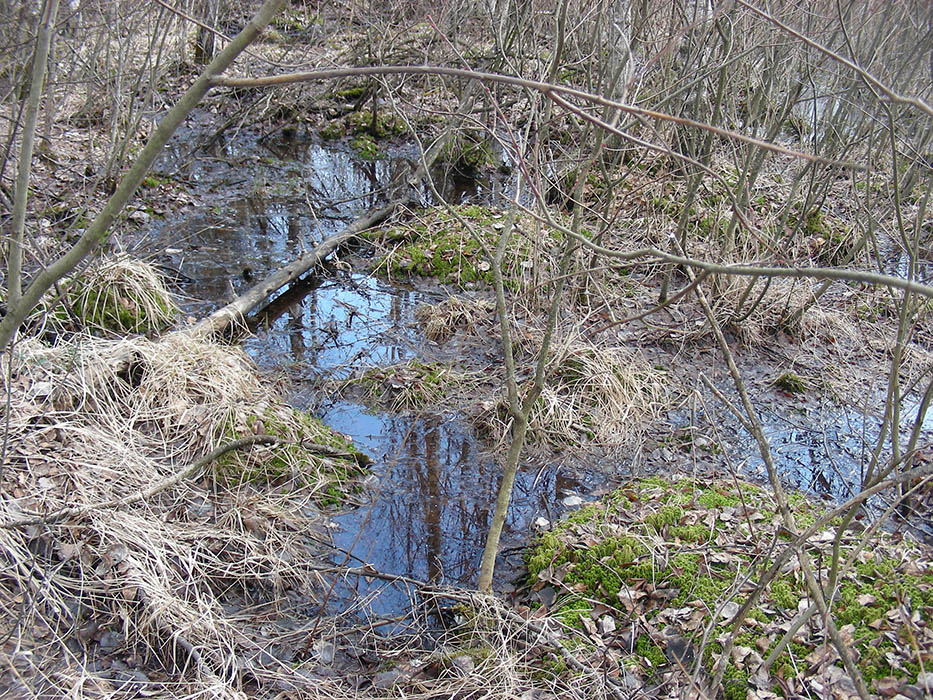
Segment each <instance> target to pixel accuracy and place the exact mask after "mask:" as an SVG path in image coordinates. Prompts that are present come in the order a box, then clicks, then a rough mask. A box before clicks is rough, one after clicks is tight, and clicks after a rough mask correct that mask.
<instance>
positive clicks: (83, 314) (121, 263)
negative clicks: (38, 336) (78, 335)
mask: <svg viewBox="0 0 933 700" xmlns="http://www.w3.org/2000/svg"><path fill="white" fill-rule="evenodd" d="M62 287H63V293H62V296H61V297H59V295H58V294H56V293H49V294H47V295H46V297H45V299H44V300H43V302H42V303H41V304H40V306H39V307H38V309H37V310H36V311H35V312H34V313H33V322H34V324H35V325H38V324H39V323H40V322H42V321H46V322H47V323H48V324H50V325H51V326H52V327H53V328H55V329H57V330H62V329H66V330H75V329H83V328H87V329H90V330H93V331H96V332H103V333H105V334H107V333H111V334H112V333H119V334H122V333H154V332H156V331H159V330H162V329H163V328H165V327H167V326H168V325H169V324H170V323H171V322H172V320H173V319H174V318H175V314H176V313H177V312H178V308H177V307H176V306H175V302H174V301H173V299H172V295H171V292H169V290H168V289H167V288H166V286H165V283H164V281H163V280H162V277H161V275H160V274H159V273H158V271H157V270H156V269H155V268H154V267H153V266H152V265H149V264H148V263H145V262H143V261H141V260H136V259H134V258H131V257H129V256H128V255H124V254H118V255H114V256H110V257H106V258H102V259H100V260H98V261H96V262H95V263H94V264H93V265H92V266H91V267H90V268H89V269H88V270H87V271H86V272H84V273H83V274H82V275H80V276H79V277H77V278H75V279H72V280H69V281H67V282H65V283H64V284H63V285H62Z"/></svg>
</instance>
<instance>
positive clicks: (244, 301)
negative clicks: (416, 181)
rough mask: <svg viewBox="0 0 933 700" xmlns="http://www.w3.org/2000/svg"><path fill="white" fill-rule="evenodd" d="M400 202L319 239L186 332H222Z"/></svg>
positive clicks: (202, 335) (198, 334)
mask: <svg viewBox="0 0 933 700" xmlns="http://www.w3.org/2000/svg"><path fill="white" fill-rule="evenodd" d="M399 204H400V202H392V203H391V204H387V205H386V206H384V207H379V208H378V209H373V210H370V211H369V212H367V213H366V214H365V215H363V216H361V217H360V218H358V219H356V220H355V221H354V222H353V223H351V224H350V225H349V226H347V227H346V228H345V229H344V230H343V231H341V232H340V233H338V234H335V235H333V236H331V237H330V238H328V239H326V240H324V241H322V242H321V243H320V244H319V245H317V246H315V247H314V249H313V250H311V251H309V252H307V253H305V254H304V255H302V256H301V257H300V258H298V259H297V260H293V261H292V262H290V263H289V264H288V265H286V266H285V267H281V268H279V269H278V270H276V271H275V272H273V273H272V274H271V275H269V276H268V277H266V278H265V279H264V280H262V281H261V282H259V283H258V284H255V285H253V286H252V287H250V289H249V290H247V291H246V292H245V293H243V294H241V295H240V296H239V297H237V298H236V299H234V300H233V301H232V302H230V303H229V304H227V305H226V306H224V307H222V308H220V309H218V310H217V311H215V312H214V313H212V314H211V315H210V316H208V317H207V318H204V319H202V320H200V321H198V322H197V323H196V324H194V325H193V326H191V328H189V329H187V332H188V333H190V334H191V335H194V336H196V337H200V338H207V337H210V336H213V335H216V334H218V333H220V332H222V331H223V330H224V329H225V328H227V326H230V325H231V324H234V323H242V322H243V320H244V319H245V318H246V314H248V313H249V312H250V311H252V310H253V309H254V308H255V307H256V306H258V305H259V304H261V303H262V302H263V301H264V300H265V299H266V298H267V297H268V296H269V295H271V294H273V293H274V292H276V291H277V290H279V289H281V288H282V287H284V286H285V285H286V284H290V283H291V282H294V281H295V280H296V279H298V278H299V277H301V276H302V275H303V274H305V273H306V272H307V271H308V270H310V269H311V268H313V267H316V266H317V265H320V264H321V263H322V262H324V260H325V259H326V258H327V256H328V255H330V254H331V253H332V252H334V251H335V250H337V249H338V248H339V247H341V246H343V245H346V244H347V243H349V242H350V241H352V240H353V239H354V238H356V237H357V236H359V235H360V234H361V233H362V232H363V231H365V230H366V229H369V228H372V227H373V226H376V225H377V224H380V223H382V222H383V221H385V220H386V219H387V218H389V216H391V214H392V212H394V211H395V208H396V207H397V206H399Z"/></svg>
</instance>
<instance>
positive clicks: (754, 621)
mask: <svg viewBox="0 0 933 700" xmlns="http://www.w3.org/2000/svg"><path fill="white" fill-rule="evenodd" d="M793 500H794V506H793V510H794V513H795V517H796V519H797V521H798V527H800V528H805V527H807V526H809V525H812V524H813V523H815V522H816V520H817V519H818V518H821V517H822V516H823V511H822V510H821V509H820V508H819V507H817V506H813V505H811V504H809V503H808V502H806V500H805V499H801V498H795V499H793ZM775 511H776V506H775V504H774V502H773V499H772V498H771V497H770V495H769V494H767V493H766V492H765V491H763V490H762V489H760V488H758V487H756V486H753V485H750V484H743V483H735V484H731V483H724V482H710V483H702V482H699V481H694V480H691V479H683V480H681V481H673V482H672V481H667V480H664V479H660V478H656V477H652V478H647V479H642V480H639V481H635V482H632V483H630V484H628V485H625V486H623V487H621V488H619V489H618V490H617V491H615V492H614V493H613V494H612V495H611V496H609V497H608V498H606V499H605V500H604V501H602V502H600V503H597V504H591V505H589V506H586V507H584V508H582V509H581V510H579V511H577V512H575V513H573V514H571V515H569V516H567V517H566V518H564V519H563V520H562V521H561V522H560V523H558V524H557V525H556V526H555V528H554V530H553V531H551V532H546V533H544V534H542V535H541V536H540V537H539V538H538V541H537V543H536V544H535V545H534V546H533V547H532V548H531V549H530V550H529V552H528V554H527V557H526V564H527V568H528V584H529V586H531V587H532V588H533V589H535V590H538V589H543V588H550V589H553V590H555V591H556V592H557V598H556V600H555V602H554V603H553V604H552V605H551V608H552V609H551V611H550V612H552V613H553V614H554V615H555V616H556V617H557V618H558V619H560V620H561V621H562V622H564V623H565V624H568V625H570V626H571V627H576V628H579V629H582V630H584V631H585V632H587V633H588V634H589V636H590V637H591V638H593V637H594V636H595V637H598V642H599V644H600V645H601V646H604V647H608V648H610V649H611V648H614V647H615V648H616V649H618V654H619V655H620V663H621V664H623V665H624V666H625V667H627V668H629V669H631V670H634V671H635V672H637V673H639V674H641V676H642V677H643V678H645V680H648V679H651V678H654V679H655V680H657V676H656V674H657V672H658V670H659V667H664V668H666V669H668V670H676V664H673V663H672V659H673V658H674V657H677V658H678V659H681V660H683V659H688V658H689V659H690V660H693V659H696V660H697V664H698V665H699V668H700V669H701V670H704V671H705V672H707V673H709V672H711V671H712V669H713V667H714V665H715V664H716V662H717V661H718V659H719V656H720V655H721V653H722V651H723V645H724V643H725V642H726V640H727V638H728V637H729V636H730V635H734V648H733V652H732V656H731V657H730V662H729V666H728V667H727V671H726V674H725V680H724V684H723V685H724V687H723V689H722V690H723V692H724V694H725V697H726V698H728V699H729V700H740V699H741V698H744V697H745V692H746V690H747V688H748V687H749V679H750V678H752V677H753V676H754V677H755V679H756V683H758V684H759V685H758V687H762V686H761V683H762V682H766V683H767V684H770V685H771V686H772V689H776V688H784V689H785V690H786V689H790V690H791V692H792V694H793V695H797V694H802V693H807V692H813V691H814V690H815V689H816V688H817V687H818V686H819V684H820V683H824V682H825V679H826V678H827V677H837V676H838V677H842V676H844V675H845V672H844V670H843V669H842V665H841V662H840V661H839V658H838V656H837V655H836V654H835V652H834V651H833V649H832V647H829V648H827V647H826V645H825V630H824V628H823V623H822V621H821V619H820V616H819V615H812V616H810V617H807V618H806V619H805V620H804V622H803V624H802V625H801V626H800V627H799V629H796V630H795V631H794V633H793V636H792V639H783V638H784V637H785V634H788V630H789V629H790V627H791V624H792V623H793V622H794V621H795V620H796V619H797V617H798V615H799V614H800V613H802V612H803V611H804V610H806V609H807V608H808V607H809V606H810V598H809V594H808V591H807V588H806V584H805V582H804V577H803V573H802V571H801V569H800V566H799V564H798V562H797V560H796V559H791V561H790V562H789V563H788V565H787V566H785V567H784V569H783V570H782V573H781V574H780V575H779V576H778V577H777V578H776V579H774V580H773V581H771V582H770V583H769V584H768V585H767V587H766V589H765V590H764V591H762V594H761V597H760V599H759V601H758V603H757V605H756V606H755V607H754V608H753V609H752V611H751V614H750V615H749V617H748V618H747V619H746V621H745V623H744V625H743V626H742V628H741V629H738V630H735V629H733V628H732V618H733V616H734V615H735V613H736V612H737V611H738V609H739V606H740V605H741V604H742V603H743V602H744V601H745V599H746V597H747V594H748V591H749V590H751V589H752V588H753V587H755V586H757V581H758V577H759V576H760V574H761V572H762V571H764V570H767V568H768V566H769V561H770V560H769V559H768V557H767V556H766V553H768V552H769V551H773V553H774V554H776V553H777V552H778V551H779V549H780V547H779V546H778V549H775V550H771V546H772V543H773V542H775V537H776V535H777V534H778V533H779V532H780V531H781V519H780V516H779V515H778V514H777V513H776V512H775ZM831 527H832V526H831V525H830V524H827V526H826V530H825V531H823V532H822V533H820V534H818V535H817V536H815V537H814V538H813V539H812V540H810V542H809V543H808V551H809V552H810V554H811V556H812V557H813V558H814V560H815V561H817V562H820V574H821V575H822V576H823V577H824V581H823V583H824V585H828V581H826V580H825V576H826V567H827V566H828V562H829V561H830V559H829V557H830V554H831V546H832V539H833V535H834V534H835V531H834V530H833V529H831ZM841 542H842V552H843V560H845V558H846V557H847V556H849V555H852V556H853V563H852V566H851V567H849V568H848V569H846V570H845V571H844V573H843V575H842V576H841V578H840V580H839V583H838V585H837V586H836V587H835V588H834V589H832V590H826V591H825V595H826V598H827V600H829V601H830V602H831V606H832V608H831V609H832V614H833V619H834V621H835V624H836V625H837V626H838V628H839V629H840V633H841V634H842V635H843V638H844V639H847V640H849V641H850V644H849V645H848V646H849V647H850V648H851V649H852V653H853V655H854V656H855V658H856V660H857V662H858V666H859V670H860V672H861V674H862V676H863V677H864V679H865V680H866V682H867V683H868V684H869V686H870V687H871V688H872V689H873V690H875V692H878V688H881V687H887V688H895V687H896V688H899V689H900V690H901V691H902V692H908V691H909V688H908V686H911V684H914V683H916V682H917V676H918V673H919V672H920V669H921V660H923V659H925V658H927V655H928V654H929V653H930V652H931V650H933V630H931V629H929V627H928V624H927V621H926V617H925V613H924V612H923V611H926V610H929V609H930V607H931V605H933V563H931V560H930V557H929V552H927V551H926V550H925V549H923V548H920V547H919V546H918V545H913V544H911V543H909V542H906V541H904V542H895V541H894V540H891V539H889V538H887V537H880V536H879V537H877V540H872V542H871V543H870V545H869V546H868V547H864V546H863V543H861V542H860V540H859V537H858V535H856V534H854V533H851V532H848V531H847V532H846V533H845V534H844V535H843V537H842V540H841ZM581 615H582V616H581ZM607 616H608V618H609V619H611V620H612V624H606V623H605V619H606V618H607ZM606 630H610V632H606ZM626 639H628V640H632V642H633V646H625V644H624V643H623V641H624V640H626ZM782 639H783V641H782ZM788 642H790V643H788ZM688 652H689V653H688ZM685 665H686V666H687V667H688V670H689V667H690V663H687V664H685ZM819 687H822V686H819Z"/></svg>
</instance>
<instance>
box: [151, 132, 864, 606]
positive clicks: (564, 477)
mask: <svg viewBox="0 0 933 700" xmlns="http://www.w3.org/2000/svg"><path fill="white" fill-rule="evenodd" d="M192 133H196V130H195V131H194V132H192ZM185 138H188V140H189V142H190V141H191V140H192V139H193V138H194V137H193V136H191V135H190V134H189V135H188V137H184V136H183V139H182V143H184V142H185V141H184V139H185ZM217 148H219V147H217ZM406 148H407V147H393V150H391V151H390V152H389V155H388V157H387V158H384V159H380V160H376V161H364V160H361V159H360V158H359V157H358V156H357V155H356V154H354V153H352V152H351V151H349V150H348V149H347V147H346V146H345V145H331V144H320V143H308V142H284V141H280V142H277V143H276V144H275V145H270V146H260V145H259V144H257V142H256V138H255V135H252V136H250V135H242V136H238V137H236V138H234V139H231V140H229V141H227V142H226V145H225V146H223V147H222V149H221V151H220V152H219V153H220V155H217V156H215V157H213V158H208V159H197V160H193V161H191V162H190V163H188V165H187V166H186V167H187V168H188V170H187V177H189V178H190V179H191V180H192V181H195V182H197V183H199V184H200V185H201V186H202V187H204V188H207V189H208V190H210V191H212V192H216V195H212V196H215V197H216V204H214V205H213V206H212V207H210V208H208V209H206V210H198V211H194V212H190V213H189V214H186V215H181V216H175V217H172V218H170V219H167V220H165V221H164V222H162V223H160V224H159V225H158V226H155V227H153V229H152V236H151V238H150V239H149V240H147V241H146V245H147V246H150V247H151V249H152V250H155V251H162V259H161V262H163V263H164V264H165V265H166V266H167V267H168V268H170V269H173V270H176V271H177V272H178V273H179V280H180V282H181V286H182V288H183V290H184V292H185V294H187V295H188V296H189V297H190V299H191V301H190V302H189V303H188V304H187V305H186V309H185V310H186V312H187V313H190V314H191V315H193V316H199V315H202V314H203V313H206V312H208V311H210V310H211V309H213V308H215V307H217V306H219V305H220V304H221V300H222V299H223V297H224V295H225V294H229V293H230V292H231V290H230V289H229V282H228V280H231V281H232V282H233V290H232V291H233V292H235V293H240V292H242V291H244V290H245V289H247V288H248V287H249V286H250V285H251V284H252V283H253V282H254V281H256V280H258V279H261V278H262V276H264V275H266V274H267V273H269V272H271V271H273V270H274V269H276V268H277V267H278V266H280V265H281V264H283V263H285V262H287V261H290V260H292V259H294V258H295V257H297V256H298V255H300V254H301V253H302V252H304V251H306V250H309V249H311V248H312V247H313V246H314V245H315V244H316V243H318V242H320V241H321V240H322V239H324V238H326V237H327V236H329V235H332V234H333V233H334V232H336V231H338V230H340V229H341V228H342V227H343V226H344V225H345V224H346V223H348V222H349V221H350V220H351V218H352V216H353V215H354V214H355V213H358V212H359V211H361V210H362V209H364V208H366V207H368V206H372V205H375V204H377V203H380V201H381V197H382V195H381V194H380V193H381V190H382V188H383V187H384V186H385V184H386V183H388V182H389V181H391V180H393V179H394V178H397V177H399V176H400V174H403V173H404V172H407V169H410V168H412V167H413V160H412V156H413V154H411V153H408V152H407V150H406ZM173 153H174V155H170V156H169V157H168V158H167V159H166V160H165V162H164V163H163V166H162V167H163V170H172V168H176V169H177V168H178V167H180V166H181V164H182V163H183V161H184V158H182V157H181V156H180V155H179V153H180V151H179V150H178V149H176V150H175V151H174V152H173ZM444 196H445V197H448V198H449V199H451V200H453V201H462V200H463V199H464V198H467V197H469V198H472V201H483V202H488V201H490V197H491V196H492V190H491V189H490V188H489V185H488V183H486V184H483V183H475V182H473V183H470V182H467V183H464V182H463V181H454V180H451V181H448V184H447V186H446V187H445V190H444ZM208 199H209V200H210V199H211V197H210V196H209V197H208ZM338 267H339V269H337V270H332V271H331V273H329V274H328V276H327V277H326V278H323V279H311V280H310V281H308V282H305V283H303V284H299V285H298V286H296V288H295V290H294V291H293V292H292V293H291V294H289V295H286V296H285V297H283V299H282V300H281V301H279V302H277V303H275V304H273V305H272V307H271V308H270V309H269V312H268V313H267V315H266V316H265V317H264V318H263V319H262V321H261V325H262V327H261V328H259V329H258V330H257V334H256V336H255V337H252V338H250V339H249V340H248V341H247V342H246V344H245V348H246V350H247V352H248V353H249V354H250V355H251V356H252V357H253V358H254V359H255V360H256V362H257V363H258V364H259V365H260V366H262V367H264V368H267V369H282V368H286V369H287V370H288V375H289V376H290V377H291V378H292V379H293V380H296V382H295V391H294V393H293V398H292V401H293V403H294V404H295V405H296V406H297V407H299V408H304V409H307V410H311V411H312V412H315V413H316V414H318V415H321V416H322V418H323V420H324V421H325V422H326V423H327V424H328V425H330V426H331V427H333V428H334V429H336V430H338V431H340V432H342V433H345V434H347V435H349V436H350V437H352V438H353V440H354V442H356V443H357V444H358V445H359V446H360V447H361V449H363V450H364V451H366V452H367V453H368V454H369V455H370V456H371V457H373V459H374V460H375V463H374V466H373V474H372V477H371V478H370V479H369V480H368V482H367V488H366V490H365V491H364V493H363V494H362V496H363V499H362V500H363V501H364V504H363V505H362V506H360V507H359V508H356V509H352V510H349V511H347V512H343V513H341V514H339V515H336V516H334V518H333V521H334V524H335V526H336V527H335V529H334V531H333V538H334V541H335V544H336V545H337V547H338V548H339V550H341V551H339V552H338V553H337V555H336V561H337V563H343V560H344V558H345V559H346V563H348V564H350V565H359V564H363V563H368V564H372V565H373V566H374V567H375V568H376V569H377V570H378V571H381V572H384V573H388V574H398V575H408V576H413V577H415V578H418V579H423V580H434V581H444V582H448V583H462V584H467V585H469V584H471V583H473V582H474V578H475V575H476V571H477V569H478V564H479V558H480V554H481V551H482V546H483V541H484V538H485V534H486V531H487V529H488V520H489V517H490V504H491V503H492V502H493V501H494V499H495V492H496V488H497V485H498V480H499V468H498V467H497V466H496V464H495V462H494V460H493V459H492V457H491V456H489V455H488V454H486V453H484V450H483V446H482V444H481V442H480V441H479V440H478V438H477V437H476V435H475V434H474V432H473V429H472V427H471V426H470V425H469V424H468V422H467V421H466V420H465V419H464V418H463V417H461V416H457V415H452V414H444V413H431V412H426V413H422V414H419V415H407V414H393V413H388V412H383V411H374V410H370V409H367V408H366V407H365V406H362V405H360V404H356V403H351V402H347V401H345V400H341V399H326V398H325V399H322V398H321V392H320V391H319V388H320V385H321V382H322V380H329V379H345V378H347V377H349V376H351V375H353V374H354V373H358V372H360V371H362V370H364V369H366V368H370V367H377V366H386V365H390V364H394V363H397V362H403V361H406V360H409V359H412V358H419V357H422V356H423V355H422V354H421V352H422V350H423V347H424V345H425V343H424V339H423V337H422V336H421V334H420V332H419V331H418V329H417V327H416V324H415V320H414V311H415V309H416V308H417V307H418V305H419V304H422V303H426V302H436V301H439V300H441V299H442V298H443V294H442V293H441V292H439V291H437V290H436V289H428V288H426V287H425V288H421V289H419V288H416V287H411V286H405V285H398V284H391V283H388V282H385V281H382V280H379V279H375V278H373V277H370V276H367V275H364V274H359V273H354V272H349V266H348V265H346V264H341V265H340V266H338ZM724 413H725V412H724V411H720V410H719V409H718V408H716V409H713V410H712V411H710V413H709V415H708V416H706V420H707V421H708V422H709V424H710V425H717V424H718V425H720V426H721V427H722V430H723V437H724V438H725V440H726V442H727V443H728V444H729V449H728V451H729V457H730V459H731V460H732V462H733V464H734V465H735V466H737V467H738V468H739V470H740V471H741V472H744V473H745V474H751V475H755V476H760V472H761V464H760V459H759V458H758V456H757V449H756V447H755V445H754V442H753V441H752V440H751V439H750V438H748V436H747V435H745V434H744V433H743V431H741V430H740V429H739V427H738V425H737V424H736V423H735V422H734V421H733V420H732V419H730V418H728V417H726V418H725V419H723V414H724ZM862 414H863V412H861V411H856V410H854V409H847V408H845V407H838V406H836V407H829V408H828V407H825V406H802V407H799V408H796V409H795V408H793V407H789V406H788V404H787V402H783V401H775V402H770V403H768V404H767V405H766V406H764V408H763V423H764V425H765V427H766V430H767V431H768V433H769V435H770V437H771V438H772V441H773V445H774V453H775V456H776V458H777V460H778V464H779V468H780V470H781V472H782V476H783V477H784V478H785V479H786V480H787V481H788V482H789V483H791V484H793V485H795V486H797V487H799V488H802V489H804V490H807V491H810V492H812V493H818V494H825V495H826V496H827V497H831V498H834V499H844V498H846V497H847V496H848V495H849V490H848V489H849V486H848V484H857V483H858V476H859V474H858V470H859V465H860V464H862V463H863V462H864V460H863V457H864V455H863V453H862V447H861V446H862V444H863V440H862V436H863V435H872V434H877V425H876V424H875V423H873V422H871V419H868V420H867V421H866V420H865V419H864V418H863V415H862ZM689 419H690V416H689V415H688V414H685V413H682V412H672V413H671V414H670V415H669V421H670V423H671V425H672V428H673V429H678V428H680V429H683V428H684V426H685V425H687V424H688V423H689ZM830 455H831V456H830ZM710 456H711V457H715V458H713V459H711V461H712V462H715V463H718V465H719V466H720V468H721V466H722V462H723V459H722V458H721V457H720V456H713V455H710ZM619 461H620V460H618V459H617V460H616V461H615V462H612V461H611V460H607V463H606V464H604V465H602V466H603V468H602V469H598V470H597V469H593V470H592V471H589V472H586V473H582V474H581V473H580V471H579V469H578V468H575V469H573V470H570V469H564V468H562V466H561V465H560V464H559V463H558V459H557V458H555V461H554V463H543V464H537V465H534V466H531V465H529V466H527V467H526V468H525V470H524V471H522V472H521V473H520V475H519V477H518V480H517V483H516V489H515V492H514V496H513V501H512V508H511V509H510V515H509V520H508V522H507V524H506V532H505V535H504V544H505V546H506V548H508V547H509V546H513V547H516V548H517V547H518V546H520V545H522V544H523V543H526V542H527V541H528V539H529V538H530V537H531V534H532V531H533V523H534V521H535V520H536V519H537V518H541V517H543V518H545V519H547V520H549V521H553V519H555V518H557V517H559V516H560V514H561V510H562V508H563V505H562V503H563V502H564V499H568V497H569V500H568V503H571V504H572V503H575V502H576V501H577V499H576V498H574V497H576V496H582V497H584V498H585V497H586V496H587V495H588V494H590V493H592V492H593V490H594V489H595V488H597V487H599V486H601V485H603V484H604V482H605V481H606V480H607V478H611V476H616V477H618V478H622V477H624V476H625V474H622V472H623V471H624V470H625V469H624V468H623V466H622V465H620V464H618V463H617V462H619ZM621 461H623V462H626V463H627V462H628V461H629V460H628V459H627V458H624V459H622V460H621ZM652 461H653V462H654V464H653V465H652V468H653V469H658V467H659V466H660V468H661V469H664V468H665V466H666V467H667V468H668V469H669V470H678V469H680V468H681V467H683V465H682V464H681V463H680V461H681V460H678V459H666V458H664V456H663V455H662V458H661V459H654V460H652ZM512 563H514V564H518V559H517V558H516V559H515V560H514V561H513V562H512ZM510 569H511V567H509V566H502V567H500V569H499V575H500V581H503V580H506V577H508V576H509V575H510V574H511V573H514V570H510ZM359 585H360V586H361V588H360V589H359V590H358V591H357V592H358V593H360V594H364V595H371V598H370V599H371V600H373V601H376V602H375V603H374V604H373V605H372V607H373V609H374V610H375V611H378V612H380V613H390V612H392V611H398V610H400V609H405V608H406V607H407V606H408V600H407V597H406V595H405V593H404V591H403V590H400V589H399V590H396V589H392V590H387V591H382V592H381V593H380V594H379V595H378V596H377V595H375V593H376V592H377V591H379V590H380V588H381V587H384V584H380V583H379V582H378V581H375V580H374V581H371V582H369V583H366V582H365V581H363V580H361V581H360V583H359Z"/></svg>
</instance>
